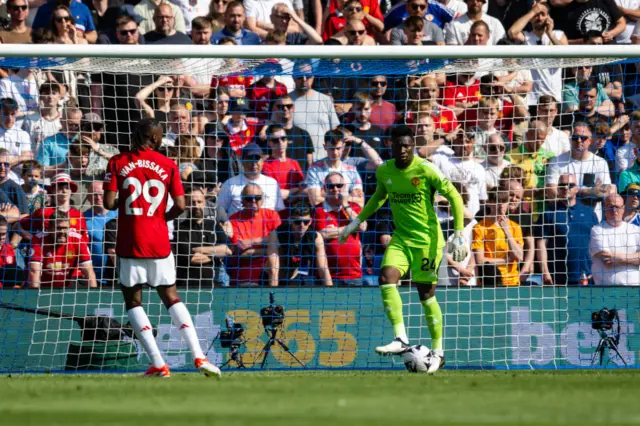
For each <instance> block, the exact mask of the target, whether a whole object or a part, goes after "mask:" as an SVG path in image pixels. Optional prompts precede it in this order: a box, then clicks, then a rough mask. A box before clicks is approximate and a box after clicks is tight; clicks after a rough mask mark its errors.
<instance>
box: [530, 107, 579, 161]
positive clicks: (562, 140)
mask: <svg viewBox="0 0 640 426" xmlns="http://www.w3.org/2000/svg"><path fill="white" fill-rule="evenodd" d="M536 112H537V114H536V116H537V117H538V120H540V121H542V122H543V123H545V124H546V125H547V128H548V129H549V131H548V132H547V138H546V139H545V141H544V144H543V145H542V148H544V149H545V150H547V151H550V152H553V153H554V154H555V155H556V157H557V156H559V155H560V154H562V153H564V152H568V151H569V150H571V143H569V135H567V134H566V133H565V132H563V131H562V130H560V129H558V128H556V127H553V121H554V120H555V119H556V116H557V115H558V102H557V101H556V98H554V97H553V96H551V95H542V96H540V98H539V99H538V107H537V111H536Z"/></svg>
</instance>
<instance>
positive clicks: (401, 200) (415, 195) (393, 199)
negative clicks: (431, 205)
mask: <svg viewBox="0 0 640 426" xmlns="http://www.w3.org/2000/svg"><path fill="white" fill-rule="evenodd" d="M389 201H390V203H391V204H418V203H421V202H422V194H421V193H419V192H410V193H403V192H390V193H389Z"/></svg>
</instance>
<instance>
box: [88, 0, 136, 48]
mask: <svg viewBox="0 0 640 426" xmlns="http://www.w3.org/2000/svg"><path fill="white" fill-rule="evenodd" d="M129 7H130V8H131V11H130V12H127V13H122V12H120V11H119V13H121V14H120V15H119V16H118V17H117V18H115V25H114V28H109V29H107V30H105V31H104V32H101V33H100V35H99V36H98V44H131V45H136V44H145V40H144V36H143V35H142V34H140V30H139V29H138V25H139V24H140V22H141V21H142V18H141V17H140V16H138V15H136V14H135V13H133V8H132V7H131V6H129Z"/></svg>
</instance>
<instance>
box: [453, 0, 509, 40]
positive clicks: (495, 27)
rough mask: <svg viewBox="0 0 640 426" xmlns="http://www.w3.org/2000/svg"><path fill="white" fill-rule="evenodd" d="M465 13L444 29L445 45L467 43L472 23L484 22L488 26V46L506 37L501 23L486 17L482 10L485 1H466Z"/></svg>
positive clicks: (491, 17) (488, 16)
mask: <svg viewBox="0 0 640 426" xmlns="http://www.w3.org/2000/svg"><path fill="white" fill-rule="evenodd" d="M465 3H466V4H467V13H466V14H465V15H463V16H461V17H459V18H457V19H455V20H454V21H452V22H449V23H448V24H447V26H446V27H445V28H444V40H445V42H446V43H447V44H458V45H463V44H465V43H466V42H467V39H468V38H469V34H470V33H471V26H472V25H473V23H474V22H477V21H484V22H485V23H486V24H487V25H488V26H489V31H490V33H491V34H490V36H489V41H488V43H487V44H488V45H494V44H496V43H497V42H498V40H500V39H501V38H502V37H504V36H505V35H506V33H505V31H504V27H503V26H502V23H501V22H500V21H499V20H498V19H496V18H494V17H493V16H490V15H487V14H486V13H485V12H483V10H482V8H483V6H484V4H485V3H486V1H485V0H466V2H465Z"/></svg>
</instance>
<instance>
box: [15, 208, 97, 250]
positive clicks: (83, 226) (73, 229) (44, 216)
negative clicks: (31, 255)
mask: <svg viewBox="0 0 640 426" xmlns="http://www.w3.org/2000/svg"><path fill="white" fill-rule="evenodd" d="M55 211H56V209H55V208H54V207H45V208H43V209H38V210H36V211H34V212H33V213H31V214H30V215H29V216H27V217H25V218H23V219H20V226H21V227H22V229H24V230H25V231H28V232H30V233H32V234H36V235H39V236H42V233H43V232H44V230H45V228H46V227H47V226H48V225H49V217H50V216H51V215H52V214H53V213H54V212H55ZM69 236H71V237H75V238H82V239H83V240H84V241H87V242H88V241H89V233H88V232H87V221H86V220H85V219H84V216H83V215H82V213H80V210H76V209H74V208H73V207H72V208H71V209H70V210H69Z"/></svg>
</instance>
